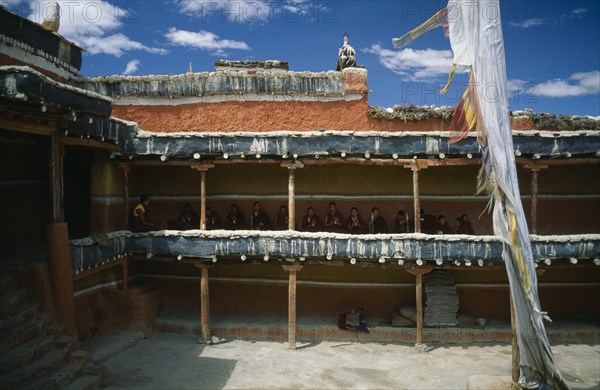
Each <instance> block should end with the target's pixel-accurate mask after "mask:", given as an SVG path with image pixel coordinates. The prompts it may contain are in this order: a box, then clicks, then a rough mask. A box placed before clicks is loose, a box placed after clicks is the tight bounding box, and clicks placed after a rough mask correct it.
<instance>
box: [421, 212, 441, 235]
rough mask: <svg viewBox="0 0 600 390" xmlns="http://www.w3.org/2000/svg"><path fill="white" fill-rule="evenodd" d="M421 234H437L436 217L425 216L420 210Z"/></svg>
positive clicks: (431, 215)
mask: <svg viewBox="0 0 600 390" xmlns="http://www.w3.org/2000/svg"><path fill="white" fill-rule="evenodd" d="M419 214H420V215H421V233H425V234H436V233H437V217H436V216H435V215H433V214H425V210H423V209H421V210H420V212H419Z"/></svg>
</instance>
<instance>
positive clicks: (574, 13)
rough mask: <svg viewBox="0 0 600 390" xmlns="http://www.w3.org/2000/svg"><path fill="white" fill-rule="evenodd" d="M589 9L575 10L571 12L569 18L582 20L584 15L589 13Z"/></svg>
mask: <svg viewBox="0 0 600 390" xmlns="http://www.w3.org/2000/svg"><path fill="white" fill-rule="evenodd" d="M587 11H588V10H587V8H575V9H574V10H573V11H571V12H569V13H568V14H567V15H564V16H567V17H569V18H571V19H572V18H581V17H582V16H583V14H585V13H586V12H587Z"/></svg>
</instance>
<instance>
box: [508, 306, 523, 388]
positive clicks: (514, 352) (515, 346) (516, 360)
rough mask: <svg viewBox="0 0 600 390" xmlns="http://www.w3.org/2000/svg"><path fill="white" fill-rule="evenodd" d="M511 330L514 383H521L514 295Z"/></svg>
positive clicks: (511, 307)
mask: <svg viewBox="0 0 600 390" xmlns="http://www.w3.org/2000/svg"><path fill="white" fill-rule="evenodd" d="M510 328H511V334H512V338H511V341H512V383H513V388H514V385H515V384H517V383H519V376H520V373H521V371H520V369H519V360H520V359H521V356H520V351H519V343H518V339H517V318H516V316H515V306H514V305H513V299H512V295H511V296H510Z"/></svg>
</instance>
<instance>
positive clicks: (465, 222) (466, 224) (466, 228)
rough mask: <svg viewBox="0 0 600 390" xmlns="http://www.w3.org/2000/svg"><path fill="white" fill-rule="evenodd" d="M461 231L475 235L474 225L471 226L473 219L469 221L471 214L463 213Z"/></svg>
mask: <svg viewBox="0 0 600 390" xmlns="http://www.w3.org/2000/svg"><path fill="white" fill-rule="evenodd" d="M460 219H461V222H462V225H461V233H460V234H471V235H474V234H475V232H474V231H473V226H471V221H469V216H468V215H467V214H463V215H462V216H461V217H460Z"/></svg>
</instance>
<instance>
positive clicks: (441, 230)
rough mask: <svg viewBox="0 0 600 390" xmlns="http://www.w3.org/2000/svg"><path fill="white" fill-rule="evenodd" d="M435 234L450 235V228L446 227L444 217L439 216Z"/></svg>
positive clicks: (446, 223)
mask: <svg viewBox="0 0 600 390" xmlns="http://www.w3.org/2000/svg"><path fill="white" fill-rule="evenodd" d="M436 231H437V234H452V228H451V227H450V225H448V222H447V221H446V217H444V216H443V215H440V216H439V217H438V220H437V228H436Z"/></svg>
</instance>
